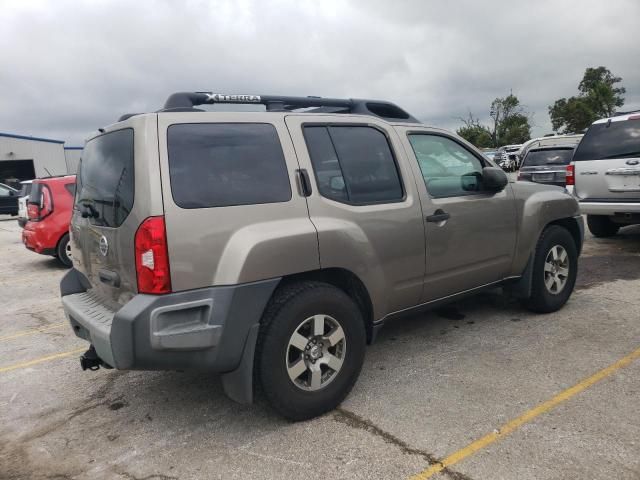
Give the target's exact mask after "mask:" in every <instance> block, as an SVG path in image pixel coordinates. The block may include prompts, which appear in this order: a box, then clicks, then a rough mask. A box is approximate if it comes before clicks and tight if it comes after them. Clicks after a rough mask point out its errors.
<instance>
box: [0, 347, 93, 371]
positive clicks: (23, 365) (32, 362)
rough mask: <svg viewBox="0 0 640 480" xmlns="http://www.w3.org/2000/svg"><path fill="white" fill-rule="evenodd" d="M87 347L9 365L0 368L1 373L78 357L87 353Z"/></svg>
mask: <svg viewBox="0 0 640 480" xmlns="http://www.w3.org/2000/svg"><path fill="white" fill-rule="evenodd" d="M86 350H87V348H86V347H83V348H78V349H76V350H70V351H68V352H62V353H56V354H54V355H47V356H46V357H40V358H36V359H35V360H29V361H28V362H22V363H16V364H14V365H9V366H8V367H0V373H4V372H10V371H11V370H17V369H19V368H26V367H30V366H32V365H37V364H39V363H44V362H48V361H49V360H57V359H58V358H65V357H70V356H71V355H77V354H78V353H80V352H85V351H86Z"/></svg>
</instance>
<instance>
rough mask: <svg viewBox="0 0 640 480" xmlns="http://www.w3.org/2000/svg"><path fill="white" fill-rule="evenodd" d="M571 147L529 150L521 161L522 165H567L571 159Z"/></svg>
mask: <svg viewBox="0 0 640 480" xmlns="http://www.w3.org/2000/svg"><path fill="white" fill-rule="evenodd" d="M572 154H573V148H563V149H554V150H529V153H527V156H526V157H524V160H523V161H522V166H523V167H538V166H540V165H568V164H569V162H570V161H571V155H572Z"/></svg>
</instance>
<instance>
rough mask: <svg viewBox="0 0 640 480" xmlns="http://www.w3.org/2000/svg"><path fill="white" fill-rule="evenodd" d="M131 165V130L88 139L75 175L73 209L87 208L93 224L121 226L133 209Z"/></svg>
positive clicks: (132, 165)
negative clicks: (74, 207) (74, 206)
mask: <svg viewBox="0 0 640 480" xmlns="http://www.w3.org/2000/svg"><path fill="white" fill-rule="evenodd" d="M133 168H134V164H133V129H131V128H126V129H124V130H116V131H114V132H110V133H106V134H104V135H101V136H99V137H96V138H94V139H93V140H89V141H88V142H87V144H86V146H85V147H84V152H83V154H82V161H81V162H80V170H79V172H78V175H77V177H76V202H75V205H76V208H79V209H83V208H84V209H88V210H90V212H91V213H92V215H90V216H89V218H90V220H91V222H92V223H94V224H96V225H101V226H105V227H119V226H120V225H122V222H124V220H125V218H127V216H128V215H129V212H130V211H131V209H132V208H133V194H134V190H133V189H134V177H133Z"/></svg>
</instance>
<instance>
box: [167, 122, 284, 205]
mask: <svg viewBox="0 0 640 480" xmlns="http://www.w3.org/2000/svg"><path fill="white" fill-rule="evenodd" d="M167 148H168V151H169V175H170V176H171V193H172V195H173V200H174V202H175V203H176V205H178V206H179V207H182V208H209V207H226V206H233V205H251V204H260V203H277V202H286V201H288V200H290V199H291V185H290V183H289V175H288V173H287V165H286V163H285V159H284V154H283V152H282V146H281V145H280V139H279V138H278V133H277V132H276V129H275V127H274V126H273V125H269V124H263V123H185V124H177V125H171V126H170V127H169V130H168V133H167Z"/></svg>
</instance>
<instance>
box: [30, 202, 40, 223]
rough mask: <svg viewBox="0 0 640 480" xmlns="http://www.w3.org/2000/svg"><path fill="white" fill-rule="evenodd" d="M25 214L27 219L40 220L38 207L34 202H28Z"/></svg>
mask: <svg viewBox="0 0 640 480" xmlns="http://www.w3.org/2000/svg"><path fill="white" fill-rule="evenodd" d="M27 216H28V217H29V220H33V221H37V220H40V207H39V206H38V205H36V204H35V203H29V204H28V205H27Z"/></svg>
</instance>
